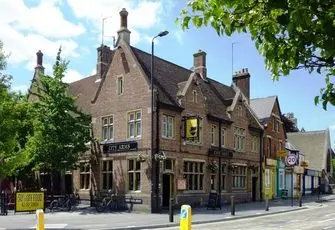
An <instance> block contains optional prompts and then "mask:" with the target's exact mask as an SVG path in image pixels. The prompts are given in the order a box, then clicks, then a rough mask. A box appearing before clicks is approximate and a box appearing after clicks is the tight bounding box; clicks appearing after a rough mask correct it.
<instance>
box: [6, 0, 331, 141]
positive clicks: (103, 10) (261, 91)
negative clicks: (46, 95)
mask: <svg viewBox="0 0 335 230" xmlns="http://www.w3.org/2000/svg"><path fill="white" fill-rule="evenodd" d="M185 4H186V1H179V0H174V1H173V0H155V1H149V0H146V1H142V0H86V1H82V0H44V1H40V0H24V1H22V0H12V1H6V3H3V4H2V7H1V9H0V28H1V32H0V39H1V40H2V41H3V42H4V46H5V50H6V52H7V53H9V54H10V58H9V65H8V68H7V72H8V73H10V74H12V75H13V76H14V82H13V89H15V90H26V89H27V88H28V86H29V84H30V81H31V79H32V75H33V71H34V66H35V63H36V55H35V53H36V52H37V51H38V50H39V49H41V50H42V52H43V53H44V56H45V58H44V66H45V68H46V72H47V73H50V71H51V67H52V64H53V62H54V59H55V56H56V53H57V49H58V48H59V46H60V45H62V47H63V57H65V58H66V59H67V60H69V61H70V65H69V69H68V74H67V76H66V81H68V82H71V81H74V80H79V79H80V78H83V77H85V76H89V75H91V74H92V73H94V71H95V65H96V48H97V47H98V46H99V45H100V44H101V24H102V23H101V22H102V18H107V19H106V20H105V23H104V26H105V30H104V33H105V36H104V42H105V44H106V45H110V46H111V45H112V36H116V31H117V30H118V28H119V26H120V21H119V14H118V12H119V11H120V10H121V9H122V8H123V7H124V8H126V9H127V10H128V11H129V17H128V27H129V29H130V30H131V32H132V33H131V43H132V45H133V46H136V47H138V48H140V49H142V50H144V51H147V52H149V53H150V52H151V44H150V41H151V38H152V37H153V36H154V35H156V34H157V33H158V32H160V31H162V30H168V31H169V32H170V33H169V35H168V36H166V37H163V38H158V39H157V40H156V43H155V54H156V55H157V56H160V57H161V58H164V59H167V60H169V61H171V62H174V63H176V64H178V65H181V66H184V67H186V68H190V67H192V65H193V53H195V52H196V51H197V50H199V49H201V50H204V51H205V52H206V53H207V71H208V76H209V77H211V78H213V79H215V80H217V81H220V82H222V83H224V84H227V85H230V84H231V75H232V43H235V44H234V49H233V53H234V61H233V70H234V72H235V71H238V70H241V69H242V68H248V69H249V72H250V74H251V97H252V98H257V97H266V96H272V95H278V97H279V103H280V107H281V111H282V113H287V112H293V113H294V115H295V117H296V118H297V119H298V127H299V128H302V127H303V128H304V129H305V130H306V131H310V130H320V129H326V128H330V130H331V133H332V145H333V146H335V108H334V107H331V106H329V108H328V111H324V110H323V109H322V108H321V107H320V106H315V105H314V100H313V99H314V96H316V95H318V93H319V90H320V88H321V87H323V86H324V76H322V75H318V74H309V73H308V72H306V71H294V72H292V73H291V74H290V76H288V77H282V78H280V80H279V81H275V82H274V81H272V80H271V77H270V72H269V71H267V70H266V69H265V66H264V59H263V57H262V56H260V55H259V54H258V51H257V50H256V48H255V46H254V44H253V42H252V41H251V40H250V37H249V35H248V34H234V35H233V36H232V37H218V36H217V34H216V33H215V31H214V30H213V29H212V28H209V27H208V28H201V29H195V28H192V27H191V28H190V29H189V30H187V31H182V30H181V29H180V27H179V26H178V25H176V24H175V19H176V17H177V16H178V14H179V11H180V10H181V9H182V8H183V6H184V5H185Z"/></svg>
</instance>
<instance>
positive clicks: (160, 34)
mask: <svg viewBox="0 0 335 230" xmlns="http://www.w3.org/2000/svg"><path fill="white" fill-rule="evenodd" d="M168 34H169V31H167V30H165V31H161V32H160V33H159V34H158V36H159V37H163V36H165V35H168Z"/></svg>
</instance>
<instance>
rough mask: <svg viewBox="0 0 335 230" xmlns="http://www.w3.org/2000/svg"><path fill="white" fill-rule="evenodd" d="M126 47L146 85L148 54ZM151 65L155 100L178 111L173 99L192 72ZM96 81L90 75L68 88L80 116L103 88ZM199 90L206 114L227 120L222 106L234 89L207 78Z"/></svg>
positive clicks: (166, 63)
mask: <svg viewBox="0 0 335 230" xmlns="http://www.w3.org/2000/svg"><path fill="white" fill-rule="evenodd" d="M130 47H131V49H132V51H133V53H134V55H135V56H136V58H137V60H138V62H139V63H140V65H141V67H142V69H143V70H144V72H145V74H146V75H147V77H148V78H149V79H148V82H150V76H151V74H150V68H151V54H149V53H146V52H144V51H142V50H139V49H137V48H135V47H132V46H130ZM113 53H114V52H113ZM154 61H155V63H154V64H155V66H154V67H155V73H154V77H155V78H154V85H155V86H156V87H157V89H158V95H159V98H158V100H159V101H160V102H161V103H164V104H167V105H171V106H174V107H179V108H182V106H180V105H179V103H178V98H177V95H178V94H180V92H181V91H182V90H183V88H184V87H185V86H186V82H187V80H188V79H189V77H190V75H191V74H192V73H193V71H192V70H189V69H186V68H184V67H181V66H178V65H176V64H174V63H172V62H169V61H166V60H164V59H161V58H159V57H156V56H155V59H154ZM105 74H106V73H105ZM97 79H98V77H97V75H92V76H89V77H87V78H84V79H81V80H79V81H76V82H73V83H71V84H70V93H71V94H72V95H74V96H77V97H78V99H77V105H78V107H79V108H80V109H82V110H83V111H84V112H87V113H90V112H91V111H90V108H91V102H92V100H93V99H94V98H95V96H96V94H97V93H99V92H98V91H99V88H100V87H101V84H103V80H102V81H100V83H99V82H98V83H96V82H95V81H96V80H97ZM200 87H201V90H202V93H203V94H204V96H205V97H206V100H207V103H208V104H207V105H208V113H209V114H210V115H213V116H215V117H218V118H222V119H225V120H230V119H229V118H228V117H227V115H226V110H225V109H226V108H225V105H226V106H228V105H230V104H231V102H232V100H233V98H234V96H235V91H234V89H233V88H232V87H229V86H226V85H224V84H222V83H220V82H217V81H215V80H213V79H210V78H207V81H201V85H200Z"/></svg>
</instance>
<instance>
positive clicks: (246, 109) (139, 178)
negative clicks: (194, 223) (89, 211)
mask: <svg viewBox="0 0 335 230" xmlns="http://www.w3.org/2000/svg"><path fill="white" fill-rule="evenodd" d="M127 16H128V12H127V11H126V10H125V9H122V10H121V12H120V21H121V27H120V29H119V31H118V39H117V41H116V44H114V47H113V48H112V49H111V48H110V47H108V46H106V45H101V46H100V47H99V48H98V49H97V73H96V74H94V75H92V76H89V77H87V78H84V79H81V80H79V81H76V82H73V83H71V84H70V93H71V94H72V95H74V96H77V97H78V99H77V105H78V106H79V108H81V109H82V110H83V111H84V112H86V113H88V114H90V115H91V116H92V129H91V133H92V136H93V137H94V140H95V141H94V142H92V143H90V146H91V148H90V150H89V151H87V152H86V153H85V155H84V157H82V159H81V160H80V162H79V163H80V167H78V169H77V170H75V171H73V172H72V174H71V175H72V180H73V184H72V186H73V190H74V191H77V192H78V193H79V195H80V197H82V198H88V197H89V196H90V194H92V195H94V196H95V195H99V194H102V193H104V192H106V191H108V190H111V191H113V192H116V193H118V194H124V195H126V196H132V197H133V198H136V199H140V200H142V201H143V202H142V204H135V205H134V210H142V211H148V212H159V211H160V210H162V209H163V208H166V207H168V205H169V201H170V198H173V205H174V206H175V207H178V206H180V205H182V204H190V205H192V206H193V207H197V206H205V205H207V202H208V196H209V193H211V192H212V193H216V194H218V197H219V198H221V199H220V201H219V203H225V202H226V201H228V202H229V199H230V196H232V195H233V196H234V197H235V200H236V201H237V202H247V201H251V200H259V199H260V197H261V192H260V191H262V188H261V187H262V185H261V183H260V182H261V177H262V174H261V173H262V170H261V168H260V167H261V164H260V158H261V148H260V146H261V136H262V133H263V127H262V125H261V124H260V123H259V121H258V120H257V118H256V116H255V113H254V112H253V111H252V110H251V108H250V105H249V101H250V98H249V97H250V89H249V87H250V74H249V72H248V70H247V69H243V70H242V71H240V72H238V73H236V74H235V75H234V76H233V79H232V80H233V82H232V86H226V85H224V84H222V83H220V82H218V81H216V80H213V79H211V78H209V77H208V76H207V69H206V53H205V52H204V51H201V50H199V51H198V52H196V53H195V54H194V55H193V61H194V66H193V68H192V70H190V69H187V68H184V67H181V66H178V65H177V64H174V63H173V62H169V61H166V60H164V59H161V58H159V57H156V56H155V57H154V79H153V103H152V104H153V107H151V97H152V94H151V93H152V92H151V87H150V79H151V78H150V77H151V74H150V68H151V55H150V54H149V53H146V52H144V51H142V50H139V49H137V48H135V47H133V46H131V45H130V34H131V32H130V31H129V30H128V28H127V24H128V22H127ZM162 39H163V38H162ZM165 42H167V41H165ZM166 45H169V44H166ZM176 52H178V51H176ZM227 77H229V76H227Z"/></svg>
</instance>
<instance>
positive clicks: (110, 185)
mask: <svg viewBox="0 0 335 230" xmlns="http://www.w3.org/2000/svg"><path fill="white" fill-rule="evenodd" d="M104 162H106V169H104ZM110 166H111V167H110ZM100 171H101V173H100V174H101V180H100V181H101V183H100V187H101V190H109V189H111V190H113V189H114V175H113V160H111V159H102V160H101V170H100ZM104 174H106V181H107V184H106V187H105V188H104V179H103V178H104ZM111 178H112V181H110V179H111Z"/></svg>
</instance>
